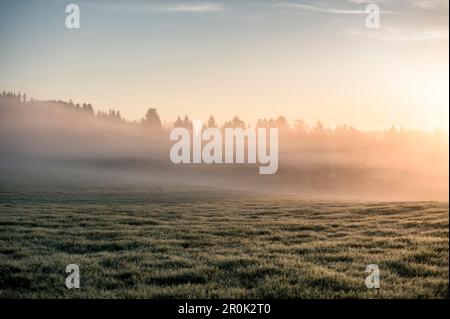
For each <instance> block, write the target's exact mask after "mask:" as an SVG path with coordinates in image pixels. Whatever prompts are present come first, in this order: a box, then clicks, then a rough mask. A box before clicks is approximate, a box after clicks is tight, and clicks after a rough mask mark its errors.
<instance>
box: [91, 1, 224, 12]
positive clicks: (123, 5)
mask: <svg viewBox="0 0 450 319" xmlns="http://www.w3.org/2000/svg"><path fill="white" fill-rule="evenodd" d="M88 5H90V6H92V7H96V8H99V9H102V10H112V11H133V12H134V11H140V12H150V13H214V12H221V11H225V8H224V6H223V5H222V4H221V3H218V2H176V3H174V2H171V3H164V2H158V3H151V2H145V1H129V2H106V1H98V2H90V3H88Z"/></svg>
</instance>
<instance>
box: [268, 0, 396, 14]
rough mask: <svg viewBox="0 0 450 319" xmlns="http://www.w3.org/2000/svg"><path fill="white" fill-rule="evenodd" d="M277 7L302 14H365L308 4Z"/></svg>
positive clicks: (286, 4)
mask: <svg viewBox="0 0 450 319" xmlns="http://www.w3.org/2000/svg"><path fill="white" fill-rule="evenodd" d="M276 6H277V7H281V8H286V9H294V10H298V11H302V12H316V13H330V14H367V13H368V12H367V11H366V10H349V9H337V8H331V7H319V6H313V5H309V4H300V3H290V2H286V3H279V4H276ZM380 13H393V12H392V11H381V12H380Z"/></svg>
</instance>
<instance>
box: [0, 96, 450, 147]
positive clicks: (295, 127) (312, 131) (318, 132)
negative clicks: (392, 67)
mask: <svg viewBox="0 0 450 319" xmlns="http://www.w3.org/2000/svg"><path fill="white" fill-rule="evenodd" d="M0 98H1V99H3V100H5V101H7V102H9V103H8V104H14V103H20V104H25V105H29V106H30V107H33V106H39V105H42V106H48V105H51V106H55V107H56V108H60V109H61V110H71V111H76V112H80V113H82V114H85V115H88V116H92V117H95V118H97V119H99V120H101V121H105V122H112V123H122V124H126V125H133V126H141V127H145V128H151V129H156V130H167V129H171V128H174V127H184V128H187V129H190V130H191V129H192V127H193V124H192V120H191V119H190V118H189V117H188V116H187V115H185V116H184V117H180V116H178V117H177V119H176V120H175V122H173V123H165V124H164V125H163V123H162V121H161V118H160V116H159V114H158V112H157V110H156V108H149V109H148V110H147V112H146V113H145V115H144V117H143V118H141V119H140V120H138V121H129V120H126V119H125V118H123V117H122V115H121V114H120V111H118V110H114V109H110V110H109V111H107V112H105V111H100V110H98V111H97V112H95V110H94V108H93V106H92V105H91V104H90V103H81V104H80V103H74V102H73V101H72V100H69V101H68V102H67V101H63V100H35V99H33V98H31V99H27V95H26V94H22V93H20V92H19V93H15V92H5V91H3V92H2V94H1V96H0ZM11 102H12V103H11ZM250 126H251V125H250V124H247V123H245V122H244V121H243V120H241V119H240V118H239V117H238V116H237V115H236V116H234V117H233V118H232V119H231V120H229V121H226V122H225V123H223V124H222V125H219V124H218V123H217V122H216V120H215V118H214V117H213V116H212V115H211V116H210V117H209V119H208V121H207V122H206V123H204V127H205V128H209V127H214V128H243V129H244V128H247V127H250ZM255 127H257V128H275V127H276V128H278V129H279V130H281V131H282V132H284V133H286V134H291V135H295V136H309V137H314V138H321V137H339V138H349V137H352V140H354V139H355V138H358V137H359V138H361V137H364V138H367V135H371V136H380V135H381V136H382V137H386V138H387V139H389V140H391V141H398V140H404V139H424V138H429V137H430V134H426V133H424V132H421V131H409V130H404V129H403V128H399V129H397V128H395V127H394V126H392V127H391V128H389V129H387V130H385V131H383V132H363V131H359V130H357V129H355V128H354V127H352V126H348V125H346V124H344V125H338V126H336V127H335V128H327V127H325V126H324V125H323V123H322V122H320V121H317V122H316V123H315V124H314V125H312V126H310V125H308V124H307V123H306V122H304V121H303V120H295V121H294V122H293V123H292V124H289V122H288V121H287V119H286V118H285V117H284V116H278V117H277V118H270V119H258V121H257V122H256V124H255ZM431 137H437V138H439V140H441V141H442V140H445V141H448V137H447V135H446V133H445V132H443V131H441V130H439V129H436V130H435V132H434V134H432V135H431Z"/></svg>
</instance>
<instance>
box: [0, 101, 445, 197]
mask: <svg viewBox="0 0 450 319" xmlns="http://www.w3.org/2000/svg"><path fill="white" fill-rule="evenodd" d="M299 113H301V110H299ZM183 117H184V115H183V116H182V117H181V118H178V119H177V121H174V123H165V124H164V125H161V122H160V120H159V116H158V114H157V112H156V110H151V111H150V112H149V113H147V115H146V117H144V118H143V120H142V121H134V122H129V121H126V120H125V119H123V118H122V117H121V116H120V114H119V112H116V111H110V112H109V113H102V112H97V114H96V113H95V111H94V110H93V107H92V106H91V105H90V104H82V105H76V104H74V103H72V102H62V101H59V102H57V101H48V102H41V101H24V99H23V98H21V99H19V98H18V96H17V95H16V96H14V95H11V94H4V95H3V96H2V97H0V153H1V157H0V170H1V174H2V176H3V177H2V179H1V182H0V183H1V184H0V185H1V186H2V187H4V186H6V185H22V184H23V183H26V184H28V185H33V184H35V183H37V184H39V185H41V186H43V187H45V185H46V184H48V185H52V184H55V185H73V186H83V187H95V186H99V185H103V184H108V185H110V186H114V185H115V186H136V187H141V186H142V187H147V188H148V187H151V188H154V187H159V188H164V187H174V186H175V187H191V186H195V187H208V188H211V187H212V188H215V189H230V190H247V191H252V192H255V191H256V192H270V193H274V194H289V195H296V196H306V197H323V198H347V199H388V200H408V199H410V200H446V199H447V198H448V160H449V158H448V145H449V144H448V135H447V133H444V132H442V131H439V130H436V131H434V132H422V131H414V130H408V129H403V128H398V127H397V128H395V127H392V128H390V129H387V130H386V131H371V132H367V131H359V130H357V129H355V128H352V127H349V126H346V125H342V126H338V127H336V128H327V127H324V125H323V124H322V123H320V122H317V123H315V124H313V125H308V124H307V123H304V122H303V121H301V120H297V121H295V122H294V123H288V122H287V121H286V120H285V119H284V117H282V116H280V117H279V118H277V119H273V120H272V119H255V123H251V124H250V125H252V126H257V127H278V129H279V165H278V171H277V173H276V174H274V175H259V174H258V165H257V164H233V165H231V164H215V163H214V164H210V165H206V164H178V165H176V164H173V163H172V162H171V161H170V158H169V151H170V147H171V146H172V145H173V143H174V142H171V141H170V140H169V134H170V129H171V128H172V127H173V126H177V127H180V126H185V127H187V128H190V127H192V122H191V120H190V119H189V118H188V117H184V118H183ZM205 125H214V126H216V125H217V126H219V127H222V126H226V127H243V128H245V127H247V125H249V124H246V123H244V122H243V121H241V120H240V119H239V117H238V116H236V117H235V118H234V119H232V120H230V121H229V122H227V123H224V124H223V125H221V124H216V123H215V121H213V123H211V119H210V122H209V123H205Z"/></svg>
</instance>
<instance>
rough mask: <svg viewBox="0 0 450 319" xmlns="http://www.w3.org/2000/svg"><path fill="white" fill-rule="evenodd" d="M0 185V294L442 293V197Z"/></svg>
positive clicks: (255, 295)
mask: <svg viewBox="0 0 450 319" xmlns="http://www.w3.org/2000/svg"><path fill="white" fill-rule="evenodd" d="M12 194H13V193H12ZM117 195H120V194H117ZM122 195H123V194H122ZM2 196H3V197H0V297H1V298H12V297H18V298H42V297H51V298H72V297H80V298H81V297H87V298H110V297H127V298H158V297H162V298H176V297H182V298H201V297H212V298H217V297H231V298H237V297H243V298H261V297H274V298H298V297H300V298H400V297H406V298H448V280H449V277H448V274H449V272H448V258H449V241H448V203H437V202H411V203H408V202H405V203H374V202H370V203H369V202H367V203H343V202H325V201H304V200H303V201H302V200H297V199H289V198H276V197H273V198H267V197H266V198H262V197H254V196H242V195H241V196H237V195H233V196H223V194H216V195H215V194H208V195H205V196H203V195H202V194H199V193H198V192H196V193H195V194H193V195H192V196H190V195H189V193H186V194H183V195H180V194H179V196H178V195H174V196H173V197H172V198H171V199H170V201H167V199H166V198H165V197H164V196H160V194H157V193H155V194H153V193H136V194H133V196H132V198H133V200H128V201H121V200H117V199H116V200H115V198H122V197H121V196H117V197H116V196H115V194H114V193H106V195H105V194H99V193H95V192H92V193H90V194H86V193H85V194H84V195H83V196H84V197H83V198H84V199H85V200H84V201H79V202H77V201H73V202H69V201H63V200H61V201H58V200H56V199H53V200H49V198H45V197H46V196H51V195H50V194H48V195H44V194H40V195H39V196H34V197H33V200H32V201H29V200H27V199H26V198H16V199H14V200H12V199H11V198H9V197H8V198H6V195H2ZM8 196H14V195H8ZM177 196H178V198H177ZM89 198H92V199H93V200H89ZM94 199H95V200H94ZM69 264H76V265H79V268H80V289H67V288H66V286H65V278H66V276H67V273H66V272H65V269H66V266H67V265H69ZM369 264H377V265H378V266H379V268H380V289H367V288H366V286H365V278H366V276H367V273H366V272H365V269H366V266H367V265H369Z"/></svg>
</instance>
